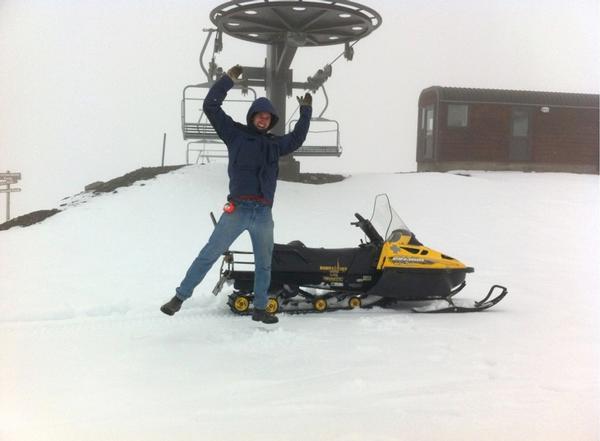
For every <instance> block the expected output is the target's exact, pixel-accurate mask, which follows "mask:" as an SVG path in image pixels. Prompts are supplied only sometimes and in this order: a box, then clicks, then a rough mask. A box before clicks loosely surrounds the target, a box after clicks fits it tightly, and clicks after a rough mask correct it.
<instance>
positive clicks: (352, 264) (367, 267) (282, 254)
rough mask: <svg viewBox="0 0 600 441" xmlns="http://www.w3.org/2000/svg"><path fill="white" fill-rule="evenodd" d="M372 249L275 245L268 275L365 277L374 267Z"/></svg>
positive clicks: (374, 253)
mask: <svg viewBox="0 0 600 441" xmlns="http://www.w3.org/2000/svg"><path fill="white" fill-rule="evenodd" d="M377 257H378V256H377V249H376V248H375V247H360V248H358V247H357V248H309V247H306V246H305V245H304V244H303V243H302V242H300V241H293V242H290V243H289V244H287V245H283V244H275V246H274V249H273V261H272V267H271V269H272V271H283V272H339V273H368V272H370V271H371V270H372V268H373V265H374V264H376V259H377Z"/></svg>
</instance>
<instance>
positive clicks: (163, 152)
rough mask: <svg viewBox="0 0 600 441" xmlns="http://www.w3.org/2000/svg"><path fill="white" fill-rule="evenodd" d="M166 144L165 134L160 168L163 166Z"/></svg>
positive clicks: (165, 135)
mask: <svg viewBox="0 0 600 441" xmlns="http://www.w3.org/2000/svg"><path fill="white" fill-rule="evenodd" d="M166 144H167V134H166V133H163V150H162V162H161V167H164V166H165V147H166Z"/></svg>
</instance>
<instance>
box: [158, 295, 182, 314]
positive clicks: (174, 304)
mask: <svg viewBox="0 0 600 441" xmlns="http://www.w3.org/2000/svg"><path fill="white" fill-rule="evenodd" d="M182 303H183V300H180V299H179V298H178V297H177V296H175V297H173V298H172V299H171V300H169V301H168V302H167V303H165V304H164V305H162V306H161V307H160V310H161V311H162V312H164V313H165V314H167V315H173V314H175V313H176V312H177V311H179V310H180V309H181V304H182Z"/></svg>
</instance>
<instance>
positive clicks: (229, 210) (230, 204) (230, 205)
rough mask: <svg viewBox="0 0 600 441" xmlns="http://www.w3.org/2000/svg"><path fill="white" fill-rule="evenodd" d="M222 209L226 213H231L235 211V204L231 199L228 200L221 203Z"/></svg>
mask: <svg viewBox="0 0 600 441" xmlns="http://www.w3.org/2000/svg"><path fill="white" fill-rule="evenodd" d="M223 211H224V212H225V213H227V214H231V213H233V212H234V211H235V205H234V203H233V201H229V202H227V203H225V205H223Z"/></svg>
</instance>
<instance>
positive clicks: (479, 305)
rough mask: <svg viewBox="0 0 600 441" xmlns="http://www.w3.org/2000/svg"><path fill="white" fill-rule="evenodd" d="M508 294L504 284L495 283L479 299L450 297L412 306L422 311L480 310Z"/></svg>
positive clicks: (489, 306)
mask: <svg viewBox="0 0 600 441" xmlns="http://www.w3.org/2000/svg"><path fill="white" fill-rule="evenodd" d="M498 289H499V290H500V293H499V294H497V295H496V296H495V297H492V294H493V292H494V291H496V290H498ZM506 294H508V290H507V289H506V288H505V287H504V286H500V285H494V286H492V287H491V288H490V290H489V292H488V293H487V295H486V296H485V297H484V298H483V299H482V300H479V301H473V300H468V299H458V300H453V299H452V298H450V297H448V298H445V299H441V300H435V301H433V302H432V303H430V304H428V305H425V306H419V307H415V308H412V310H413V311H414V312H420V313H443V312H479V311H483V310H485V309H488V308H491V307H492V306H494V305H496V304H497V303H498V302H500V300H502V299H503V298H504V296H506ZM490 297H491V298H490Z"/></svg>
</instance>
